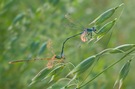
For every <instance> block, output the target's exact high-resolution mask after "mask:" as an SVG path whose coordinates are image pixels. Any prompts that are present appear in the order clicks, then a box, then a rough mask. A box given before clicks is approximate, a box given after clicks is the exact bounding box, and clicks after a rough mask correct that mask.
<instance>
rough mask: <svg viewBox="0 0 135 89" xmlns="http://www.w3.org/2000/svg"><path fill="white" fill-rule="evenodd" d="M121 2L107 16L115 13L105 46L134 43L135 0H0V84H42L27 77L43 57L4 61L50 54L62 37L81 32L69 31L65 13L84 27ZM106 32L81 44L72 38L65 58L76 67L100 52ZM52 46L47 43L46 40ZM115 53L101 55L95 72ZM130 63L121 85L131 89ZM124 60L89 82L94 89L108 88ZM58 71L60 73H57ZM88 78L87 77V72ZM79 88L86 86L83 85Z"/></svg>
mask: <svg viewBox="0 0 135 89" xmlns="http://www.w3.org/2000/svg"><path fill="white" fill-rule="evenodd" d="M122 2H124V3H125V5H124V10H123V13H122V14H121V13H120V12H121V11H122V8H121V9H120V10H118V11H117V12H115V14H114V15H113V16H112V17H119V15H120V14H121V16H120V18H118V21H117V24H116V25H115V27H114V28H113V34H112V37H111V41H110V42H109V44H108V47H115V46H117V45H120V44H125V43H135V41H134V33H135V30H134V29H135V25H134V23H135V21H134V19H135V15H134V14H135V12H134V8H135V5H134V3H135V1H134V0H122V1H118V0H112V1H108V0H102V1H99V0H37V1H33V0H1V1H0V54H1V55H0V62H1V64H0V88H1V89H22V88H23V89H29V88H31V89H37V88H44V82H40V83H37V84H34V85H33V86H31V87H28V85H29V84H30V82H31V79H32V78H33V77H34V76H35V75H36V74H37V73H38V72H39V71H40V70H41V69H43V68H44V67H45V66H46V62H47V61H36V62H29V63H18V64H14V65H9V64H8V62H9V61H11V60H19V59H26V60H27V59H31V58H35V57H40V58H43V57H47V58H48V57H51V56H52V55H54V53H56V54H60V51H61V46H62V42H63V41H64V40H65V38H67V37H69V36H71V35H74V34H75V33H78V32H80V31H82V30H83V29H79V27H80V26H78V27H77V29H74V26H73V27H72V26H71V25H70V22H68V21H67V19H65V18H64V16H65V14H67V13H70V14H71V16H72V17H73V19H75V20H77V21H78V22H80V23H82V24H83V25H88V24H89V23H90V22H91V21H93V20H94V19H95V18H96V17H97V16H98V15H99V14H101V13H102V12H104V11H105V10H107V9H108V8H112V7H114V6H117V5H119V4H120V3H122ZM108 39H109V35H107V36H106V37H104V39H102V40H101V41H99V42H98V43H96V44H94V45H91V44H87V43H81V41H80V39H79V37H76V38H74V39H71V40H70V41H68V42H67V44H66V47H65V56H66V60H68V61H71V62H72V63H73V64H74V65H77V64H78V63H79V62H80V61H82V60H83V59H85V58H87V57H89V56H90V55H93V54H95V53H98V52H100V51H101V50H103V49H105V48H106V47H107V40H108ZM50 41H51V42H52V46H51V47H50V46H47V44H48V43H49V42H50ZM118 58H119V56H118V55H113V56H112V57H110V56H107V57H103V58H102V59H103V60H101V61H100V62H99V63H98V66H97V67H96V68H95V73H93V76H94V75H95V74H97V72H98V71H101V70H102V69H103V68H104V67H106V66H108V65H109V64H110V63H112V62H113V61H114V60H117V59H118ZM134 63H135V61H134V60H132V62H131V68H130V72H129V74H128V77H127V78H126V79H125V81H124V83H123V86H122V89H134V88H135V86H134V83H135V81H134V80H135V78H134V67H135V66H134ZM122 65H123V63H121V64H118V65H116V66H114V67H113V68H112V69H110V70H108V71H107V72H105V73H104V74H102V75H101V76H100V77H99V78H97V80H95V81H93V82H92V83H90V84H91V85H92V86H91V88H93V89H111V88H112V87H113V84H114V82H115V80H116V78H117V76H115V75H118V74H119V73H118V71H119V69H120V68H121V66H122ZM62 72H63V71H62ZM88 78H91V76H89V77H88ZM84 89H89V88H88V87H87V86H86V87H84Z"/></svg>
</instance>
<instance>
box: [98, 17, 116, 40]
mask: <svg viewBox="0 0 135 89" xmlns="http://www.w3.org/2000/svg"><path fill="white" fill-rule="evenodd" d="M116 20H117V18H115V19H114V20H113V21H110V22H108V23H107V24H105V25H104V26H103V27H101V29H99V31H98V32H97V35H96V36H97V39H101V38H102V37H103V36H104V35H105V34H107V33H108V32H109V31H110V30H111V28H112V27H113V26H114V24H115V22H116Z"/></svg>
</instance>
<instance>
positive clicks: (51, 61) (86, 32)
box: [9, 14, 96, 68]
mask: <svg viewBox="0 0 135 89" xmlns="http://www.w3.org/2000/svg"><path fill="white" fill-rule="evenodd" d="M65 18H66V19H67V20H69V21H71V20H72V19H71V17H70V16H69V15H68V14H67V15H65ZM72 22H73V20H72ZM75 22H76V21H74V22H73V23H75ZM76 24H77V22H76ZM79 24H80V23H79ZM79 24H78V25H79ZM81 26H82V27H83V30H82V31H81V32H80V33H79V34H76V33H75V35H73V36H71V37H68V38H66V40H65V41H64V42H63V45H62V50H61V55H60V56H57V55H54V56H53V57H52V58H34V59H30V60H15V61H11V62H9V63H10V64H14V63H19V62H31V61H37V60H48V63H47V67H48V68H52V67H53V66H54V64H55V63H56V62H60V61H61V60H62V59H65V57H64V45H65V43H66V41H67V40H69V39H70V38H73V37H75V36H77V35H80V38H81V40H82V42H86V41H88V37H87V36H89V37H90V39H91V38H92V33H93V32H94V33H96V28H95V27H91V28H85V27H84V26H83V25H81Z"/></svg>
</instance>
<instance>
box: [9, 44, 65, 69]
mask: <svg viewBox="0 0 135 89" xmlns="http://www.w3.org/2000/svg"><path fill="white" fill-rule="evenodd" d="M48 44H49V45H48V47H50V48H51V49H52V47H51V46H50V42H48ZM52 52H53V51H52ZM53 54H54V52H53ZM63 59H65V58H64V57H63V56H58V55H55V54H54V55H53V56H52V57H51V58H33V59H29V60H15V61H10V62H9V64H14V63H20V62H32V61H38V60H47V61H48V63H47V65H46V66H47V68H48V69H50V68H52V67H53V66H54V65H55V64H57V63H61V62H64V61H63Z"/></svg>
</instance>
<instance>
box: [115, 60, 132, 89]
mask: <svg viewBox="0 0 135 89" xmlns="http://www.w3.org/2000/svg"><path fill="white" fill-rule="evenodd" d="M130 62H131V60H129V61H128V62H127V63H126V64H124V66H123V67H122V69H121V70H120V74H119V78H118V79H117V80H116V82H115V84H114V86H113V89H121V87H122V84H123V80H124V79H125V78H126V76H127V74H128V72H129V69H130Z"/></svg>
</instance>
